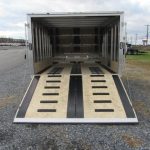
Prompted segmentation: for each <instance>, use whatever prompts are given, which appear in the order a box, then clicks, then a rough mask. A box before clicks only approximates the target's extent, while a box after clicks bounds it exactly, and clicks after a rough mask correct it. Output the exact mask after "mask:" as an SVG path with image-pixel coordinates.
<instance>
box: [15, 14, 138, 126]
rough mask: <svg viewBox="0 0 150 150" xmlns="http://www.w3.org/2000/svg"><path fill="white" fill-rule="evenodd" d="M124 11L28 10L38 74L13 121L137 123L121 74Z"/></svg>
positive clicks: (30, 35)
mask: <svg viewBox="0 0 150 150" xmlns="http://www.w3.org/2000/svg"><path fill="white" fill-rule="evenodd" d="M122 15H123V14H122V13H110V14H108V13H99V14H94V13H93V14H86V13H85V14H84V13H83V14H82V13H75V14H72V13H68V14H45V15H44V14H43V15H41V14H40V15H38V14H36V15H34V14H30V15H29V17H28V18H29V20H28V21H29V38H30V39H29V42H30V45H32V46H30V47H32V52H33V68H34V75H33V78H32V81H31V83H30V85H29V87H28V89H27V91H26V93H25V95H24V97H23V99H22V102H21V104H20V106H19V108H18V110H17V113H16V116H15V119H14V122H15V123H137V122H138V120H137V117H136V114H135V111H134V109H133V107H132V103H131V101H130V98H129V97H128V94H127V92H126V90H125V88H124V85H123V83H122V81H121V79H120V76H119V75H118V73H119V72H120V70H121V67H122V60H123V59H124V55H123V48H122V44H121V43H123V41H122V23H121V20H122Z"/></svg>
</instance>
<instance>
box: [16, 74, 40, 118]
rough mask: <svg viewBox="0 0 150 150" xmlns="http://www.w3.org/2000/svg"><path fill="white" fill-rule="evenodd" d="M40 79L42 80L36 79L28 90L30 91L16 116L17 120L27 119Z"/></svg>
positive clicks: (37, 77) (36, 77)
mask: <svg viewBox="0 0 150 150" xmlns="http://www.w3.org/2000/svg"><path fill="white" fill-rule="evenodd" d="M39 78H40V76H35V77H34V79H33V81H32V83H31V85H30V87H29V89H28V91H27V93H26V95H25V97H24V99H23V102H22V104H21V106H20V108H19V111H18V113H17V116H16V117H17V118H24V117H25V114H26V111H27V109H28V107H29V104H30V101H31V99H32V96H33V94H34V91H35V89H36V86H37V84H38V82H39Z"/></svg>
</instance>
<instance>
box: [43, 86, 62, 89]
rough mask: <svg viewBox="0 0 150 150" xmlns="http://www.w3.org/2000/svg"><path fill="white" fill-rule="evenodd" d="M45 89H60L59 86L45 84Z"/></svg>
mask: <svg viewBox="0 0 150 150" xmlns="http://www.w3.org/2000/svg"><path fill="white" fill-rule="evenodd" d="M44 88H45V89H60V86H45V87H44Z"/></svg>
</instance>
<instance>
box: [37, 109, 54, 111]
mask: <svg viewBox="0 0 150 150" xmlns="http://www.w3.org/2000/svg"><path fill="white" fill-rule="evenodd" d="M37 112H56V109H38V110H37Z"/></svg>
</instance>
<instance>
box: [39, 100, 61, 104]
mask: <svg viewBox="0 0 150 150" xmlns="http://www.w3.org/2000/svg"><path fill="white" fill-rule="evenodd" d="M40 103H58V101H56V100H41V101H40Z"/></svg>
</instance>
